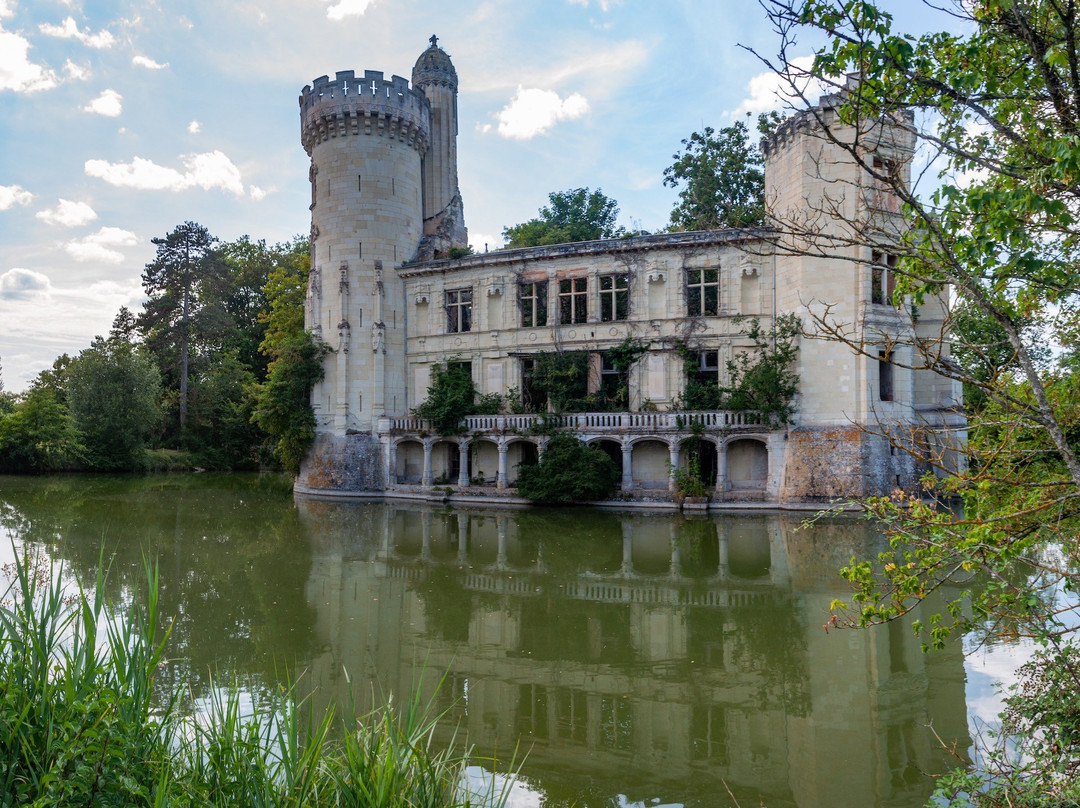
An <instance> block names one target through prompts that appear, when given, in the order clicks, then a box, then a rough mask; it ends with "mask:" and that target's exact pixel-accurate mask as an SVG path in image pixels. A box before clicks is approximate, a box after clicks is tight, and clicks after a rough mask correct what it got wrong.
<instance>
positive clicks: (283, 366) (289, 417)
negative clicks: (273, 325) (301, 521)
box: [251, 331, 329, 475]
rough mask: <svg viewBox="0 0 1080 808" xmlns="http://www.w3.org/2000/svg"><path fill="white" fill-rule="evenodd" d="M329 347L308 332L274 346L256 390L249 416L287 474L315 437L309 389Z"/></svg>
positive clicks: (319, 373)
mask: <svg viewBox="0 0 1080 808" xmlns="http://www.w3.org/2000/svg"><path fill="white" fill-rule="evenodd" d="M328 350H329V349H328V347H327V346H326V344H325V343H323V342H322V341H321V340H318V339H316V338H315V337H314V336H312V334H311V333H310V332H308V331H301V332H300V333H299V334H297V335H295V336H293V337H291V338H289V339H283V340H281V341H280V342H278V343H277V344H276V345H275V346H274V359H273V360H272V361H271V362H270V373H269V376H268V377H267V379H266V383H265V384H263V385H262V387H261V388H260V390H259V392H258V400H257V403H256V405H255V410H254V412H253V413H252V416H251V417H252V419H253V420H254V421H255V423H256V424H258V425H259V428H260V429H262V430H263V431H264V432H265V433H266V434H267V435H269V436H270V438H271V439H272V440H273V441H274V442H275V443H274V457H275V458H277V460H278V462H279V463H281V465H282V467H283V468H284V469H285V470H286V471H288V472H289V473H290V474H294V475H295V474H298V473H299V471H300V462H301V461H302V460H303V459H304V453H305V452H307V449H308V447H309V446H311V442H312V441H313V440H314V439H315V412H314V411H313V410H312V408H311V390H312V388H314V387H315V385H316V384H317V383H318V382H319V381H320V380H321V379H322V377H323V364H322V358H323V356H325V355H326V353H327V352H328Z"/></svg>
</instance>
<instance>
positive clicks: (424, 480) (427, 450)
mask: <svg viewBox="0 0 1080 808" xmlns="http://www.w3.org/2000/svg"><path fill="white" fill-rule="evenodd" d="M434 445H435V439H434V438H424V476H423V477H421V478H420V484H421V485H426V486H428V487H429V488H430V487H431V486H432V485H434V483H435V478H434V477H433V476H432V474H431V449H432V447H433V446H434Z"/></svg>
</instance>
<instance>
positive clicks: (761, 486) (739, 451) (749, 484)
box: [727, 437, 769, 491]
mask: <svg viewBox="0 0 1080 808" xmlns="http://www.w3.org/2000/svg"><path fill="white" fill-rule="evenodd" d="M727 479H728V486H729V487H730V488H731V489H732V490H733V491H764V490H765V488H766V486H767V485H768V481H769V448H768V445H767V444H766V442H765V441H764V440H762V439H761V438H757V437H740V438H735V439H733V440H729V441H728V444H727Z"/></svg>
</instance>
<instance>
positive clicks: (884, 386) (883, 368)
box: [878, 351, 893, 401]
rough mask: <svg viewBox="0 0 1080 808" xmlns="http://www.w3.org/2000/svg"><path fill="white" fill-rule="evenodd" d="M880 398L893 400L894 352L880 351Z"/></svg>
mask: <svg viewBox="0 0 1080 808" xmlns="http://www.w3.org/2000/svg"><path fill="white" fill-rule="evenodd" d="M878 398H879V399H880V400H881V401H892V400H893V366H892V353H891V352H889V351H878Z"/></svg>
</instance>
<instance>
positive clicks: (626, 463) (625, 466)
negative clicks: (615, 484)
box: [622, 443, 634, 491]
mask: <svg viewBox="0 0 1080 808" xmlns="http://www.w3.org/2000/svg"><path fill="white" fill-rule="evenodd" d="M633 459H634V446H633V444H630V443H624V444H623V447H622V490H623V491H629V490H630V489H632V488H633V487H634V460H633Z"/></svg>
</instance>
